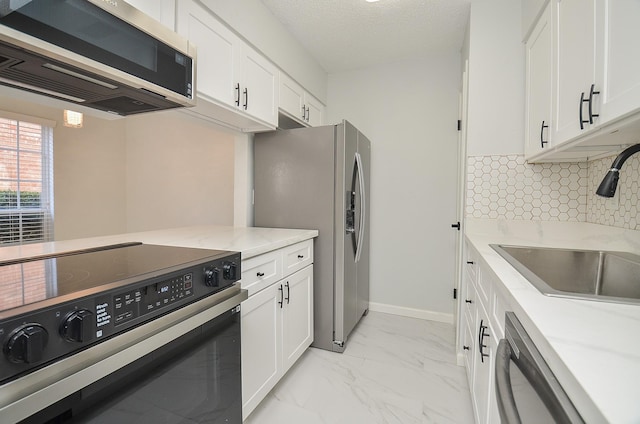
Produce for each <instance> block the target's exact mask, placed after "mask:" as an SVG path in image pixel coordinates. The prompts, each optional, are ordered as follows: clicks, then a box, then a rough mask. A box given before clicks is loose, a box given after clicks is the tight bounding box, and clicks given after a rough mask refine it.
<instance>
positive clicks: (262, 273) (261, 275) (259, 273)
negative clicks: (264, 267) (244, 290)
mask: <svg viewBox="0 0 640 424" xmlns="http://www.w3.org/2000/svg"><path fill="white" fill-rule="evenodd" d="M256 275H257V276H258V277H264V272H258V273H257V274H256Z"/></svg>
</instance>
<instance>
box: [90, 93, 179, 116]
mask: <svg viewBox="0 0 640 424" xmlns="http://www.w3.org/2000/svg"><path fill="white" fill-rule="evenodd" d="M91 105H93V106H94V107H97V108H99V109H102V110H106V111H119V113H125V114H132V113H140V112H151V111H153V110H158V109H159V108H158V107H157V106H155V105H152V104H149V103H145V102H143V101H141V100H139V99H133V98H131V97H126V96H120V97H114V98H111V99H104V100H98V101H95V102H91ZM177 106H178V105H176V107H177Z"/></svg>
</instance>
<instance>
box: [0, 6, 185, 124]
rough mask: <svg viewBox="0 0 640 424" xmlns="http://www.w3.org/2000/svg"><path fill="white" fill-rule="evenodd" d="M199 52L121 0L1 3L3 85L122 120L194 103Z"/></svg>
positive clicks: (0, 42)
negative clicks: (138, 114)
mask: <svg viewBox="0 0 640 424" xmlns="http://www.w3.org/2000/svg"><path fill="white" fill-rule="evenodd" d="M195 60H196V49H195V46H193V45H192V44H190V43H189V42H188V40H186V39H184V38H183V37H181V36H180V35H178V34H176V33H175V32H173V31H171V30H170V29H169V28H166V27H164V26H163V25H161V24H160V23H158V22H156V21H155V20H153V19H152V18H150V17H148V16H147V15H145V14H144V13H142V12H140V11H139V10H137V9H135V8H134V7H132V6H131V5H129V4H127V3H125V2H124V1H122V0H0V84H2V85H7V86H11V87H14V88H19V89H22V90H27V91H31V92H35V93H39V94H43V95H46V96H50V97H55V98H58V99H62V100H66V101H71V102H74V103H77V104H81V105H83V106H88V107H91V108H95V109H100V110H103V111H107V112H112V113H116V114H119V115H131V114H136V113H143V112H152V111H156V110H162V109H170V108H177V107H183V106H193V105H195V99H194V97H195V69H196V64H195Z"/></svg>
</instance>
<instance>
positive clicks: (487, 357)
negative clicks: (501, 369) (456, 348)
mask: <svg viewBox="0 0 640 424" xmlns="http://www.w3.org/2000/svg"><path fill="white" fill-rule="evenodd" d="M465 249H466V251H467V253H466V257H467V262H466V265H465V266H466V268H467V269H466V270H464V276H465V277H464V278H463V281H462V288H461V293H463V296H462V298H461V302H463V303H464V306H462V307H461V309H462V311H463V312H462V314H461V318H460V319H459V321H458V322H459V325H460V326H461V327H462V328H461V330H460V333H461V343H460V345H461V346H460V350H461V352H460V354H461V355H462V357H463V358H464V361H463V362H464V366H465V368H466V370H467V378H468V381H469V388H470V390H471V401H472V404H473V412H474V417H475V422H476V423H478V424H496V423H500V416H499V413H498V407H497V402H496V396H495V381H494V374H495V372H494V368H495V352H496V351H497V349H498V342H499V340H500V339H501V338H503V337H504V331H503V328H504V323H503V321H504V310H505V308H506V307H507V304H506V303H505V302H504V300H503V299H502V297H501V296H500V294H499V292H498V291H497V289H496V287H495V283H494V282H493V280H492V277H491V274H490V272H489V271H488V270H487V269H486V268H485V267H484V266H483V264H481V263H479V255H478V254H477V253H476V252H475V251H474V250H473V248H472V247H470V246H469V245H468V244H466V245H465Z"/></svg>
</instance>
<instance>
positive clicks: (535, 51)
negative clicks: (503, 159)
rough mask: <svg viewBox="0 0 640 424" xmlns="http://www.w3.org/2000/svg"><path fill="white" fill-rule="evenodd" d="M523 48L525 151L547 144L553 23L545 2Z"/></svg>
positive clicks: (548, 142) (549, 128)
mask: <svg viewBox="0 0 640 424" xmlns="http://www.w3.org/2000/svg"><path fill="white" fill-rule="evenodd" d="M525 48H526V67H527V68H526V69H527V75H526V76H527V78H526V98H527V111H526V113H527V115H526V116H527V119H526V142H525V154H526V155H527V156H531V155H534V154H536V153H538V152H540V151H541V150H543V149H545V148H549V147H550V146H551V144H552V141H551V135H552V134H551V116H552V100H551V98H552V96H551V93H552V90H553V85H552V80H553V24H552V21H551V6H549V5H547V7H546V8H545V10H544V12H543V14H542V16H541V17H540V19H539V20H538V23H537V24H536V26H535V27H534V29H533V31H532V32H531V34H530V35H529V38H528V39H527V41H526V43H525Z"/></svg>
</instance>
